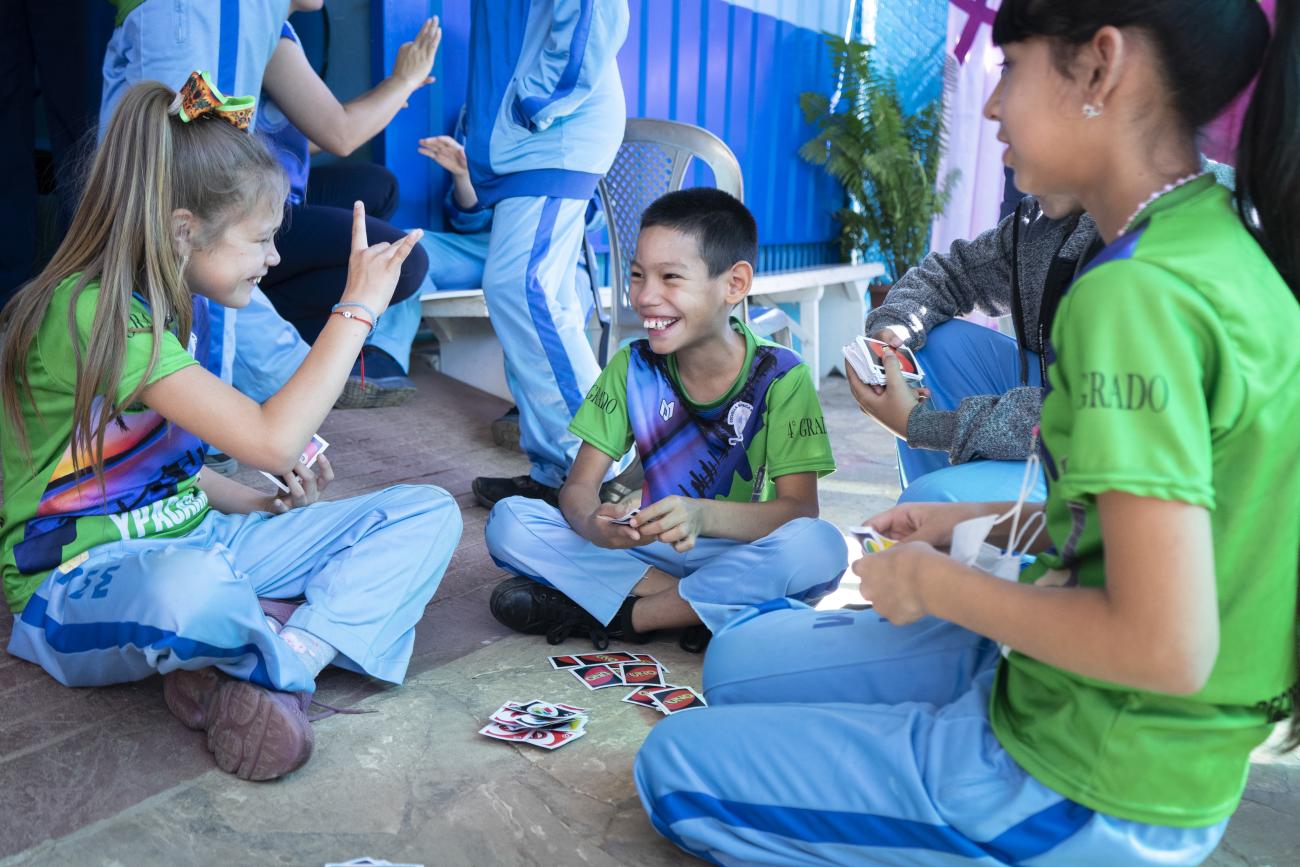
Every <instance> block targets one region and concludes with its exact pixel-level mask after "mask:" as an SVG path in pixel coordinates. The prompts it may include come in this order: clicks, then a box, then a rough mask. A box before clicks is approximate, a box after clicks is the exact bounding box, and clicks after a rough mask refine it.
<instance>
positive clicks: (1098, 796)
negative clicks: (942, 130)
mask: <svg viewBox="0 0 1300 867" xmlns="http://www.w3.org/2000/svg"><path fill="white" fill-rule="evenodd" d="M1297 335H1300V308H1298V307H1297V305H1296V301H1295V298H1294V297H1293V296H1292V294H1291V291H1290V290H1289V289H1288V288H1287V286H1286V284H1285V283H1284V282H1283V281H1282V279H1281V278H1280V277H1279V275H1278V273H1277V271H1276V269H1274V267H1273V265H1272V263H1271V262H1270V261H1269V260H1268V258H1267V257H1266V255H1265V254H1264V252H1263V250H1261V248H1260V247H1259V245H1258V244H1257V243H1256V241H1255V240H1254V239H1253V238H1252V237H1251V236H1250V234H1249V233H1248V232H1247V231H1246V229H1245V227H1244V226H1243V225H1242V224H1241V221H1240V220H1239V218H1238V217H1237V215H1236V213H1235V211H1234V210H1233V208H1232V205H1231V202H1230V194H1229V192H1228V191H1227V190H1225V189H1224V188H1223V187H1220V186H1218V185H1217V184H1216V183H1215V182H1214V179H1213V178H1211V177H1208V176H1206V177H1202V178H1200V179H1198V180H1195V181H1192V182H1191V183H1188V184H1186V185H1184V186H1182V187H1179V188H1177V189H1175V190H1174V191H1173V192H1170V193H1168V194H1166V195H1164V196H1162V197H1161V198H1160V199H1158V200H1157V201H1156V202H1155V203H1154V204H1152V205H1151V206H1149V207H1148V209H1147V210H1146V211H1145V212H1144V215H1143V216H1142V218H1141V222H1140V223H1139V224H1138V226H1137V228H1135V229H1134V230H1133V231H1131V232H1129V233H1127V234H1125V235H1123V236H1121V237H1120V238H1118V239H1116V240H1115V241H1114V242H1113V243H1112V244H1110V245H1109V246H1108V247H1107V248H1106V249H1105V250H1104V251H1102V252H1101V253H1100V254H1099V255H1098V257H1097V259H1096V260H1095V261H1094V262H1092V263H1091V264H1090V265H1089V267H1088V270H1086V271H1085V272H1084V273H1083V274H1082V275H1081V276H1080V277H1079V278H1078V279H1077V280H1076V281H1075V284H1074V285H1073V286H1072V287H1071V288H1070V290H1069V292H1068V293H1067V294H1066V296H1065V298H1064V300H1063V301H1062V303H1061V306H1060V309H1059V312H1058V313H1057V316H1056V320H1055V323H1054V325H1053V328H1052V339H1051V342H1050V344H1049V346H1048V347H1047V348H1046V351H1047V354H1048V362H1049V364H1050V367H1049V368H1048V379H1049V387H1048V391H1047V394H1046V397H1045V399H1044V402H1043V412H1042V427H1041V436H1042V442H1041V444H1042V451H1043V456H1044V468H1045V470H1046V472H1047V476H1048V482H1049V485H1048V496H1047V504H1046V510H1047V515H1046V517H1047V526H1048V530H1049V533H1050V535H1051V538H1052V541H1053V543H1054V548H1053V550H1052V551H1051V552H1049V553H1048V554H1046V555H1043V556H1042V557H1040V558H1039V560H1038V562H1037V563H1036V564H1035V565H1034V566H1033V567H1031V568H1029V569H1026V570H1025V572H1024V573H1023V574H1022V579H1021V580H1023V581H1027V582H1039V583H1043V584H1064V585H1067V586H1069V585H1074V586H1082V587H1101V586H1104V585H1105V583H1106V568H1105V559H1104V552H1103V550H1102V539H1101V530H1100V527H1099V525H1098V516H1097V499H1096V498H1097V495H1098V494H1101V493H1104V492H1106V491H1123V492H1125V493H1129V494H1133V495H1136V496H1141V497H1154V498H1157V499H1161V500H1170V501H1179V502H1185V503H1191V504H1194V505H1198V506H1203V507H1204V508H1206V509H1207V510H1209V512H1210V520H1211V527H1212V542H1213V546H1214V547H1213V550H1214V573H1215V581H1216V585H1217V604H1218V617H1219V654H1218V657H1217V660H1216V662H1215V665H1214V668H1213V670H1212V672H1211V674H1210V677H1209V680H1208V682H1207V683H1206V684H1205V687H1204V688H1203V689H1202V690H1201V691H1200V692H1198V693H1196V694H1194V695H1188V696H1179V695H1166V694H1157V693H1152V692H1144V691H1141V690H1137V689H1133V688H1131V687H1127V686H1120V685H1117V684H1113V683H1105V682H1101V681H1096V680H1093V679H1090V678H1087V677H1083V676H1081V675H1078V674H1073V673H1071V672H1068V671H1064V670H1062V669H1060V668H1056V667H1054V666H1051V665H1047V664H1045V663H1043V662H1040V661H1038V660H1036V659H1033V658H1031V657H1028V656H1025V655H1023V654H1020V653H1016V652H1012V653H1010V654H1009V656H1008V658H1007V659H1006V660H1004V662H1003V664H1002V666H1001V669H1000V670H999V672H998V680H997V684H996V688H995V690H994V693H993V698H992V702H991V707H990V719H991V721H992V724H993V728H994V731H995V732H996V733H997V736H998V738H999V740H1000V741H1001V743H1002V745H1003V746H1004V747H1005V748H1006V749H1007V751H1008V752H1009V753H1010V754H1011V755H1012V756H1013V757H1014V758H1015V760H1016V761H1017V762H1019V763H1020V765H1021V766H1022V767H1024V768H1025V770H1027V771H1028V772H1029V773H1030V774H1032V775H1033V776H1034V777H1035V778H1036V779H1038V780H1039V781H1040V782H1042V783H1044V784H1045V785H1047V786H1049V787H1051V788H1052V789H1054V790H1055V791H1057V792H1060V793H1061V794H1062V795H1064V796H1065V797H1067V798H1070V799H1072V800H1074V801H1077V802H1079V803H1081V804H1084V805H1085V806H1088V807H1091V808H1093V809H1095V810H1099V811H1101V812H1103V813H1107V814H1110V815H1113V816H1118V817H1120V818H1123V819H1129V820H1133V821H1137V822H1146V823H1151V824H1159V825H1172V826H1177V827H1201V826H1205V825H1211V824H1214V823H1216V822H1219V821H1221V820H1223V819H1225V818H1227V817H1228V816H1229V815H1231V814H1232V812H1233V810H1234V809H1235V808H1236V806H1237V803H1238V801H1239V799H1240V797H1241V793H1242V790H1243V788H1244V786H1245V782H1246V772H1247V769H1248V767H1249V756H1250V751H1251V750H1252V749H1253V748H1254V747H1255V746H1257V745H1258V744H1260V743H1261V742H1262V741H1263V740H1264V739H1265V737H1267V735H1268V733H1269V731H1270V728H1271V724H1272V722H1273V721H1275V720H1276V719H1277V718H1278V716H1280V715H1281V714H1282V713H1284V712H1286V711H1287V710H1288V709H1289V702H1288V700H1287V698H1286V694H1287V691H1288V690H1289V689H1290V688H1291V686H1292V685H1293V684H1294V683H1295V682H1296V667H1295V653H1296V631H1295V620H1296V571H1297V550H1298V549H1300V497H1297V496H1296V492H1297V491H1300V439H1297V436H1296V431H1297V430H1300V389H1298V388H1297V387H1296V383H1297V382H1298V381H1300V345H1298V344H1297V342H1296V338H1297ZM1069 640H1070V637H1069V636H1068V635H1064V634H1063V635H1061V641H1069Z"/></svg>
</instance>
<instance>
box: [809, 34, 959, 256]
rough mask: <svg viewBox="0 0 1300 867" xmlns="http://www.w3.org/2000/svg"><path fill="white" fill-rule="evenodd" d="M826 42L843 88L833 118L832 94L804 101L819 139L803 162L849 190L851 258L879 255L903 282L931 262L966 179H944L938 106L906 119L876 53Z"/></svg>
mask: <svg viewBox="0 0 1300 867" xmlns="http://www.w3.org/2000/svg"><path fill="white" fill-rule="evenodd" d="M826 42H827V44H828V45H829V46H830V49H831V57H832V61H833V63H834V65H835V68H837V69H838V68H843V70H844V76H843V88H842V91H841V96H840V100H839V103H838V104H837V105H836V106H835V107H834V109H833V110H832V107H831V99H830V97H828V96H827V95H825V94H821V93H813V92H807V93H803V94H801V95H800V97H799V107H800V109H801V110H802V111H803V115H804V118H805V120H807V121H808V123H810V124H812V125H813V128H814V129H815V130H816V131H817V134H816V135H815V136H814V137H813V138H812V139H809V140H808V141H807V142H805V143H804V144H803V146H802V147H800V148H799V156H800V157H802V158H803V159H804V160H806V161H807V162H809V163H812V164H814V165H819V166H823V167H825V169H826V171H827V173H828V174H830V175H831V176H832V177H834V178H835V179H836V180H837V181H839V183H840V184H841V185H843V187H844V190H845V193H846V194H847V196H848V200H849V207H846V208H842V209H840V210H839V211H837V212H836V213H835V218H836V220H838V221H839V223H840V227H841V231H840V246H841V249H842V250H843V251H844V254H845V255H846V256H848V255H850V254H851V253H852V252H853V251H854V250H860V251H864V252H865V251H867V250H870V249H871V248H873V247H875V248H879V250H880V251H881V252H882V254H883V255H884V258H885V260H886V261H885V264H886V267H887V268H888V269H889V271H890V272H891V274H892V275H893V276H894V278H895V279H896V278H898V277H900V276H902V274H903V273H904V272H905V271H906V270H907V269H908V268H910V267H912V266H914V265H916V264H918V263H919V262H920V261H921V259H923V258H924V257H925V254H926V252H927V244H928V241H929V236H930V226H931V224H932V223H933V221H934V218H935V217H936V216H937V215H939V214H941V213H943V210H944V208H946V207H947V205H948V202H949V200H950V199H951V198H952V190H953V187H954V186H955V184H956V183H957V179H958V177H959V175H958V173H957V172H956V171H951V172H948V173H947V174H946V175H945V176H944V177H943V178H942V179H940V178H938V177H937V174H938V171H939V161H940V159H941V157H942V155H943V150H944V147H945V145H946V133H947V131H946V129H945V128H944V120H943V106H942V104H941V101H940V100H935V101H933V102H931V103H929V104H928V105H925V106H923V107H922V108H920V109H919V110H917V111H915V112H913V113H912V114H910V115H909V114H904V113H903V109H902V105H901V102H900V100H899V95H898V86H897V84H896V83H895V82H894V81H893V79H891V78H886V77H884V76H882V75H881V74H879V72H878V70H877V69H876V68H875V65H874V64H873V62H872V58H871V46H869V45H866V44H864V43H861V42H853V41H845V40H844V39H842V38H840V37H838V36H834V35H830V34H828V36H827V40H826Z"/></svg>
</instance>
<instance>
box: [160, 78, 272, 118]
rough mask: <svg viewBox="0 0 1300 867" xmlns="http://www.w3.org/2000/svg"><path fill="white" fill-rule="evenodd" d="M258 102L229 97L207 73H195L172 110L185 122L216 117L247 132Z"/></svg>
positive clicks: (187, 80)
mask: <svg viewBox="0 0 1300 867" xmlns="http://www.w3.org/2000/svg"><path fill="white" fill-rule="evenodd" d="M256 107H257V100H256V99H254V98H253V97H251V96H226V95H225V94H223V93H222V92H221V91H220V90H218V89H217V86H216V85H215V84H213V83H212V79H211V78H209V77H208V74H207V73H206V72H199V71H198V70H195V71H194V72H191V73H190V77H189V78H187V79H186V80H185V83H184V84H183V85H181V89H180V92H179V93H177V95H176V103H175V106H174V108H173V111H174V112H175V113H176V114H177V115H178V116H179V117H180V119H181V121H182V122H184V123H190V122H191V121H193V120H195V119H196V118H200V117H203V116H205V115H206V116H208V117H216V118H220V119H221V120H224V121H225V122H226V123H228V124H230V125H231V126H233V127H235V128H236V129H242V130H246V129H248V125H249V124H250V123H252V122H253V111H254V109H255V108H256Z"/></svg>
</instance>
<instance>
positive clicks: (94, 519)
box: [0, 277, 208, 613]
mask: <svg viewBox="0 0 1300 867" xmlns="http://www.w3.org/2000/svg"><path fill="white" fill-rule="evenodd" d="M76 280H77V278H76V277H69V278H68V279H67V280H65V281H63V283H61V284H60V285H59V287H58V288H57V289H56V290H55V292H54V296H53V298H52V300H51V301H50V306H49V310H48V312H47V313H46V316H45V320H44V322H42V323H41V327H40V329H39V331H38V332H37V334H36V339H35V340H34V341H33V342H32V348H31V351H30V353H29V355H28V359H27V376H28V382H29V383H30V384H31V389H32V397H33V400H34V401H35V406H32V405H31V404H30V403H28V402H27V401H26V400H24V403H23V421H24V423H25V425H26V430H27V441H28V444H29V445H30V447H31V460H30V462H29V461H28V459H27V456H26V455H24V454H23V453H22V451H21V450H20V449H19V448H18V446H17V444H16V443H15V442H14V441H13V439H12V438H11V437H4V438H3V440H0V458H2V459H3V461H4V508H3V512H0V545H3V554H2V555H0V557H2V559H0V569H2V570H3V581H4V593H5V600H6V601H7V602H8V604H9V607H10V608H11V609H12V610H13V611H14V612H15V613H17V612H19V611H21V610H22V609H23V607H24V606H25V605H26V604H27V600H28V599H29V598H30V597H31V595H32V593H33V592H35V590H36V588H37V587H38V586H40V584H41V582H42V581H44V580H45V578H46V576H47V575H48V574H49V572H50V570H52V569H55V568H57V567H58V566H59V565H60V564H62V563H64V562H66V561H68V560H70V559H72V558H73V557H76V556H77V555H79V554H81V553H83V552H85V551H86V550H88V549H90V548H93V547H94V546H96V545H100V544H103V543H105V542H115V541H118V540H122V539H135V538H141V537H145V536H181V535H184V534H186V533H188V532H189V531H190V530H192V529H193V528H194V527H196V526H198V524H199V523H200V522H201V521H202V520H203V517H204V515H205V514H206V513H207V510H208V499H207V496H206V495H205V494H204V493H203V491H202V490H200V489H199V488H198V487H197V485H196V481H197V478H198V473H199V470H200V469H201V468H202V467H203V444H202V443H201V442H199V440H198V439H197V438H195V437H194V436H193V435H192V434H189V433H187V432H186V431H184V430H182V429H181V428H178V427H176V426H175V425H172V424H170V423H168V422H167V420H166V419H164V418H162V416H160V415H158V413H156V412H153V411H152V410H150V409H148V408H147V407H144V406H141V405H136V406H131V407H126V408H125V410H124V411H123V412H122V413H121V415H120V416H119V418H118V419H117V420H115V421H114V422H113V423H111V424H110V425H109V426H108V430H107V433H106V436H105V439H104V475H103V477H102V479H100V478H96V477H95V476H94V474H93V472H92V471H91V470H90V469H89V468H86V467H79V466H77V465H76V463H75V462H74V461H73V457H72V427H73V400H74V394H75V383H74V382H73V379H74V377H75V371H76V362H75V359H74V354H73V353H74V349H73V343H72V337H71V335H70V334H69V331H68V317H67V311H68V306H69V302H70V301H71V298H72V290H73V287H74V285H75V283H76ZM98 298H99V285H98V284H97V283H91V284H90V285H88V286H87V287H86V288H85V289H84V290H83V291H82V292H81V295H80V296H79V297H78V298H77V308H76V326H77V338H76V339H77V340H79V341H80V347H81V350H82V352H83V353H84V351H85V348H86V344H87V338H88V335H89V333H90V329H91V326H92V325H93V323H94V318H95V304H96V302H97V300H98ZM151 328H152V320H151V318H150V316H149V311H148V309H147V308H146V307H145V305H144V304H142V303H140V302H139V301H138V300H134V299H133V301H132V306H131V321H130V324H129V325H128V328H127V339H126V351H125V355H124V361H123V367H122V376H121V381H120V383H119V385H118V389H117V394H116V395H113V399H112V404H113V405H120V404H121V403H122V401H124V400H125V399H126V398H127V397H128V396H129V395H130V394H131V392H133V391H135V389H136V387H137V386H139V385H140V383H141V381H142V380H144V379H145V372H146V369H147V368H148V365H149V357H150V355H151V353H152V351H153V344H154V339H153V334H152V332H151V331H150V329H151ZM196 363H197V362H196V361H195V359H194V356H192V355H191V354H190V353H189V352H187V351H186V350H185V348H184V347H182V346H181V344H180V341H178V340H177V339H176V338H175V337H174V336H173V335H172V334H170V333H168V334H166V335H165V336H164V337H163V341H162V345H161V346H160V347H159V350H158V360H157V362H156V363H155V364H154V367H153V370H152V371H149V375H148V379H147V382H149V383H153V382H156V381H158V380H159V379H162V378H163V377H165V376H167V375H169V374H172V373H175V372H176V371H178V370H180V369H182V368H184V367H188V366H189V365H191V364H196ZM104 407H105V402H104V398H103V397H97V398H96V399H95V405H94V413H95V414H96V415H98V414H99V413H101V412H103V411H104Z"/></svg>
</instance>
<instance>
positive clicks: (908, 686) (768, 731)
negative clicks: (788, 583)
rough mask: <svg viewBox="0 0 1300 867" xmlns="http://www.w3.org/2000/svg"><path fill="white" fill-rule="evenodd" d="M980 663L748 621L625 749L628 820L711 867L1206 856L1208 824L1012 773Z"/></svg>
mask: <svg viewBox="0 0 1300 867" xmlns="http://www.w3.org/2000/svg"><path fill="white" fill-rule="evenodd" d="M836 618H839V619H836ZM878 627H879V628H878ZM935 645H937V646H938V649H937V650H936V649H935ZM715 655H719V656H720V657H721V658H722V661H721V662H713V659H712V658H713V657H714V656H715ZM997 658H998V657H997V652H996V649H995V648H994V647H993V646H992V644H991V642H988V641H986V640H985V639H982V638H980V637H979V636H976V635H974V634H973V633H969V632H967V631H966V630H962V629H960V628H959V627H956V626H952V625H951V624H945V623H942V622H940V621H935V620H928V621H922V622H920V623H917V624H914V625H912V626H909V627H901V628H900V627H891V626H889V625H888V624H883V623H881V621H880V619H879V618H878V617H876V615H874V613H872V612H849V611H842V612H841V611H832V612H815V611H811V610H807V609H802V610H801V609H800V608H799V606H797V605H794V604H792V603H784V604H777V603H771V604H769V605H765V606H759V607H758V608H757V609H754V610H751V611H750V612H747V613H746V614H745V615H742V617H740V618H738V619H737V620H735V621H734V622H733V624H732V625H731V626H730V627H729V628H727V629H726V630H724V631H723V632H722V633H721V634H720V635H718V636H716V637H715V638H714V640H713V643H712V644H711V646H710V648H709V658H708V659H707V660H706V663H705V666H706V669H705V685H706V691H707V693H708V698H709V701H710V705H711V706H710V707H708V708H705V709H700V710H693V711H688V712H685V713H682V714H680V715H677V716H673V717H670V718H669V719H667V720H664V721H663V722H661V723H659V725H658V726H656V728H655V730H654V731H653V732H651V734H650V737H649V738H648V739H647V740H646V742H645V744H644V745H643V747H642V748H641V751H640V753H639V754H638V755H637V759H636V764H635V768H634V778H635V782H636V785H637V789H638V792H639V793H640V796H641V800H642V803H643V805H644V806H645V808H646V810H647V812H648V813H649V815H650V819H651V821H652V822H653V823H654V825H655V827H656V828H657V829H658V830H659V831H660V833H662V834H664V836H665V837H667V838H668V839H669V840H671V841H673V842H674V843H676V844H677V845H678V846H680V847H681V848H683V849H684V850H686V851H688V852H691V853H692V854H695V855H697V856H699V857H701V858H704V859H706V860H710V861H713V862H714V863H720V864H757V863H767V864H800V863H825V864H865V863H869V864H887V865H955V864H987V865H994V864H1006V863H1015V864H1026V865H1048V864H1051V865H1074V867H1084V865H1092V864H1101V863H1105V864H1185V863H1198V862H1199V861H1200V860H1201V859H1203V858H1205V857H1206V856H1207V855H1208V854H1209V853H1210V852H1211V851H1212V850H1213V848H1214V846H1215V845H1216V844H1217V843H1218V840H1219V838H1220V837H1221V836H1222V833H1223V829H1224V827H1225V825H1226V823H1220V824H1218V825H1215V826H1211V827H1209V828H1193V829H1186V828H1166V827H1159V826H1151V825H1143V824H1140V823H1135V822H1128V821H1125V820H1121V819H1116V818H1114V817H1110V816H1106V815H1103V814H1100V813H1096V812H1094V811H1092V810H1090V809H1088V808H1086V807H1084V806H1082V805H1080V804H1077V803H1074V802H1072V801H1069V800H1068V799H1065V798H1062V797H1061V796H1060V795H1058V794H1057V793H1055V792H1053V791H1052V790H1050V789H1048V788H1047V787H1045V786H1043V785H1042V784H1040V783H1038V782H1037V781H1036V780H1035V779H1034V778H1033V777H1031V776H1030V775H1028V774H1027V773H1025V771H1024V770H1023V769H1021V768H1020V766H1019V765H1017V764H1016V763H1015V761H1014V760H1012V759H1011V757H1010V756H1009V755H1008V754H1007V753H1006V751H1005V750H1003V749H1002V747H1001V745H1000V744H999V743H998V740H997V738H996V737H995V736H994V735H993V732H992V729H991V728H990V726H989V722H988V703H989V700H990V690H991V688H992V683H993V677H994V674H995V671H996V664H997ZM823 662H825V663H828V665H827V667H826V668H824V669H823V668H819V667H818V666H819V665H820V664H821V663H823ZM954 664H955V667H954ZM855 666H861V667H863V668H864V669H866V671H867V674H865V675H862V674H855V673H854V672H853V669H854V667H855ZM796 672H797V674H796Z"/></svg>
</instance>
